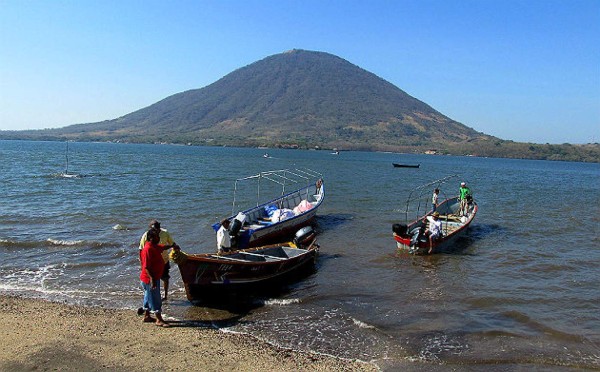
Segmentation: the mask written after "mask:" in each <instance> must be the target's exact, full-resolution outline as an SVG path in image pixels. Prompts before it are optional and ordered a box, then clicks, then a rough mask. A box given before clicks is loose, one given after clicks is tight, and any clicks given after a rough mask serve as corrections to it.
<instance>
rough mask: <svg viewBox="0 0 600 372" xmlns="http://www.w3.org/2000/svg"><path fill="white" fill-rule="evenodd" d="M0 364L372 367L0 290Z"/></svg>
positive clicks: (9, 367) (18, 367)
mask: <svg viewBox="0 0 600 372" xmlns="http://www.w3.org/2000/svg"><path fill="white" fill-rule="evenodd" d="M0 308H1V309H2V311H1V312H0V319H1V321H2V325H3V327H2V340H3V342H2V343H1V344H0V355H1V357H0V371H31V370H36V371H40V370H41V371H47V370H61V371H76V370H77V371H80V370H87V371H99V370H111V371H149V370H165V371H183V370H201V371H233V370H236V371H376V370H377V368H376V367H375V366H373V365H371V364H367V363H362V362H358V361H348V360H341V359H336V358H333V357H329V356H325V355H319V354H310V353H301V352H294V351H291V350H287V349H281V348H277V347H274V346H272V345H269V344H267V343H265V342H262V341H260V340H257V339H255V338H253V337H251V336H247V335H239V334H231V333H224V332H221V331H218V330H216V329H211V328H207V327H205V326H198V325H194V324H190V323H185V322H181V323H178V322H175V323H172V327H170V328H161V327H156V326H155V325H154V324H151V323H142V318H141V317H138V316H137V315H136V314H135V312H134V311H126V310H112V309H104V308H88V307H79V306H71V305H65V304H58V303H52V302H46V301H42V300H31V299H22V298H17V297H12V296H5V295H0Z"/></svg>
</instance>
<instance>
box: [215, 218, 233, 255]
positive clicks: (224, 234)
mask: <svg viewBox="0 0 600 372" xmlns="http://www.w3.org/2000/svg"><path fill="white" fill-rule="evenodd" d="M229 225H230V222H229V220H228V219H226V218H225V219H224V220H223V221H221V227H219V230H218V231H217V253H218V254H222V253H224V252H229V251H230V250H231V237H230V236H229Z"/></svg>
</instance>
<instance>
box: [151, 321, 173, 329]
mask: <svg viewBox="0 0 600 372" xmlns="http://www.w3.org/2000/svg"><path fill="white" fill-rule="evenodd" d="M154 324H155V325H156V326H157V327H163V328H169V327H170V325H169V324H168V323H165V322H163V321H160V320H157V321H156V323H154Z"/></svg>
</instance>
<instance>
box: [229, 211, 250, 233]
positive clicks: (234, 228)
mask: <svg viewBox="0 0 600 372" xmlns="http://www.w3.org/2000/svg"><path fill="white" fill-rule="evenodd" d="M245 220H246V215H245V214H243V213H242V212H240V213H238V214H237V216H235V218H234V219H233V220H232V221H231V226H229V235H230V236H236V235H237V233H239V232H240V229H241V228H242V225H244V221H245Z"/></svg>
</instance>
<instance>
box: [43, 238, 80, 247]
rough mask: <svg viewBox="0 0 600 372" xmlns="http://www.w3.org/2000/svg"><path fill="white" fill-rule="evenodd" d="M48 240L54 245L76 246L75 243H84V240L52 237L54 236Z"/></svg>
mask: <svg viewBox="0 0 600 372" xmlns="http://www.w3.org/2000/svg"><path fill="white" fill-rule="evenodd" d="M46 241H47V242H49V243H51V244H52V245H64V246H74V245H79V244H82V243H83V240H58V239H52V238H48V239H46Z"/></svg>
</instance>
